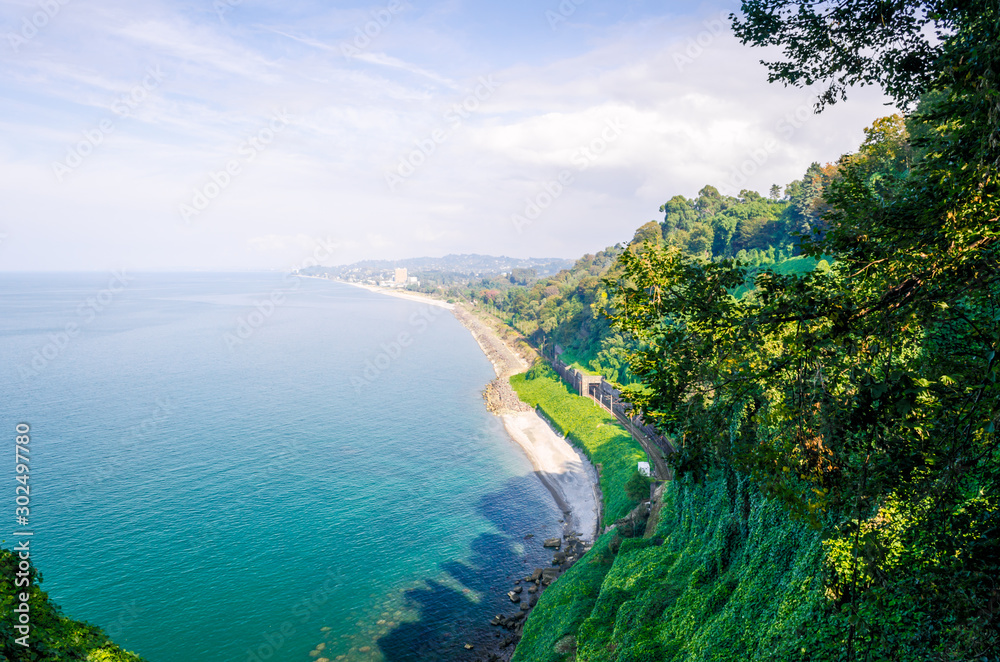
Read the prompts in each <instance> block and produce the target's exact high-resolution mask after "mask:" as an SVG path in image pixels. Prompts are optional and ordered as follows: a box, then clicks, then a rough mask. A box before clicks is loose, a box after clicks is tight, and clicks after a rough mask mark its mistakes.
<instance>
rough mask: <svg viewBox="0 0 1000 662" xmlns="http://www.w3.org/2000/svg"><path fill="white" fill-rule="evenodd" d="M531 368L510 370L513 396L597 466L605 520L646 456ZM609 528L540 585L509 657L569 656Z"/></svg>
mask: <svg viewBox="0 0 1000 662" xmlns="http://www.w3.org/2000/svg"><path fill="white" fill-rule="evenodd" d="M538 372H539V371H535V370H533V371H532V373H531V374H532V375H533V378H530V379H529V378H528V377H527V375H515V376H514V377H511V379H510V383H511V386H513V388H514V390H516V391H517V394H518V396H520V398H521V399H522V400H523V401H524V402H527V403H528V404H530V405H532V406H534V407H538V408H539V409H540V410H541V411H542V414H543V415H544V416H545V417H546V418H548V419H549V422H550V423H552V425H554V426H555V428H556V429H557V430H559V431H560V432H561V433H562V434H564V435H566V437H567V438H569V439H570V440H571V441H572V442H573V443H574V444H575V445H576V446H577V447H579V448H580V450H581V451H583V453H584V455H586V456H587V458H588V459H589V460H590V461H591V462H592V463H594V464H595V465H600V467H601V491H602V492H603V493H604V522H605V524H610V523H611V522H614V521H615V520H616V519H618V518H620V517H623V516H625V515H627V514H628V513H629V511H630V510H632V508H633V507H634V506H635V504H634V503H633V502H632V501H630V500H629V499H628V497H627V496H625V483H626V481H628V479H629V478H630V477H631V476H632V474H633V473H634V472H635V469H636V463H637V462H639V461H643V460H645V459H646V454H645V452H644V451H643V449H642V446H640V445H639V444H638V442H636V441H635V440H634V439H632V437H631V436H630V435H629V434H628V433H627V432H625V431H624V430H623V429H622V428H621V426H619V425H618V423H617V421H616V420H615V418H614V417H613V416H612V415H611V414H608V413H607V412H605V411H604V410H603V409H601V408H600V407H598V406H597V405H596V404H594V402H593V401H591V400H590V399H589V398H583V397H580V396H578V395H576V394H575V393H574V392H573V391H571V390H570V389H569V387H568V386H566V384H565V383H564V382H563V381H562V380H561V379H559V377H558V376H556V375H555V373H553V372H551V371H545V372H544V373H542V374H537V373H538ZM614 536H615V534H614V533H613V532H611V533H606V534H605V535H603V536H601V537H600V538H598V539H597V540H596V541H595V542H594V546H593V547H592V548H591V550H590V551H589V552H588V553H587V554H586V555H585V556H584V557H583V558H582V559H580V561H578V562H577V563H576V564H575V565H573V567H572V568H570V569H569V570H568V571H567V572H566V573H565V574H563V576H562V577H560V578H559V580H558V581H556V582H555V583H554V584H552V586H550V587H549V588H547V589H545V591H544V592H543V593H542V595H541V597H540V598H539V601H538V605H537V606H536V607H535V608H534V610H533V611H532V613H531V618H529V619H528V622H527V623H526V624H525V627H524V636H523V638H522V639H521V641H520V643H519V644H518V645H517V652H516V653H515V654H514V658H513V660H512V662H559V661H561V660H569V659H574V656H575V654H576V647H577V642H576V632H577V630H578V629H579V628H580V624H581V623H583V622H584V620H585V619H587V617H588V616H590V612H591V610H592V609H593V607H594V604H595V602H596V601H597V598H598V596H599V594H600V591H601V583H602V582H603V581H604V576H605V575H606V574H607V572H608V570H610V569H611V566H612V563H613V562H614V555H613V554H612V553H611V551H610V549H609V546H610V544H611V540H612V538H613V537H614Z"/></svg>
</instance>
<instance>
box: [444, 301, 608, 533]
mask: <svg viewBox="0 0 1000 662" xmlns="http://www.w3.org/2000/svg"><path fill="white" fill-rule="evenodd" d="M452 313H453V314H454V315H455V317H456V318H457V319H458V321H459V322H461V323H462V324H463V325H464V326H465V327H466V328H467V329H469V332H470V333H472V337H473V338H475V339H476V342H477V343H478V344H479V347H480V349H482V350H483V353H484V354H485V355H486V357H487V358H488V359H489V360H490V362H491V363H492V364H493V370H494V372H495V373H496V375H497V378H496V379H494V380H493V381H492V382H490V384H489V385H488V386H487V388H486V390H485V392H484V394H483V395H484V398H485V399H486V402H487V409H489V410H490V411H491V412H493V413H494V414H496V415H497V416H499V417H500V418H501V420H503V424H504V428H505V429H506V430H507V434H508V436H510V438H511V439H512V440H513V441H514V443H516V444H517V445H518V446H519V447H520V448H521V450H522V451H523V452H524V454H525V455H526V456H527V457H528V461H529V462H531V466H532V467H533V468H534V470H535V475H536V476H538V478H539V480H541V482H542V484H543V485H544V486H545V488H546V489H547V490H548V491H549V492H550V493H551V494H552V498H553V499H555V502H556V504H557V505H558V506H559V508H560V510H562V511H563V516H564V520H565V526H564V531H563V535H564V536H567V535H569V534H571V533H576V534H578V537H579V539H580V540H583V541H586V542H588V543H590V542H593V541H594V540H595V538H596V535H597V532H598V527H599V513H600V509H599V504H600V497H599V495H598V487H597V486H598V477H597V470H596V469H595V468H594V466H593V465H592V464H591V463H590V461H589V460H587V458H586V457H584V456H583V454H582V453H580V451H579V450H577V449H576V447H574V446H573V445H572V444H571V443H570V442H569V441H567V440H566V438H565V437H563V436H562V435H561V434H559V433H558V432H557V431H556V430H554V429H553V428H552V426H550V425H549V422H548V421H546V420H545V419H544V418H542V417H541V416H540V415H539V414H538V412H536V411H535V409H534V408H533V407H531V406H529V405H527V404H525V403H523V402H521V400H520V399H519V398H518V397H517V394H516V393H515V392H514V391H513V389H512V388H511V387H510V382H509V381H508V380H509V379H510V377H511V375H516V374H518V373H520V372H524V371H525V370H527V369H528V367H529V361H528V360H527V359H526V358H525V357H524V356H522V355H521V354H519V353H518V351H517V348H516V347H514V346H513V344H512V343H510V342H508V341H505V340H504V339H503V338H501V337H500V335H499V334H498V333H497V332H496V331H495V330H494V329H492V328H490V327H489V326H488V325H487V324H485V323H484V322H483V321H482V320H480V319H479V318H478V317H476V316H475V315H474V314H473V313H471V312H469V311H468V310H466V309H464V308H462V307H456V308H454V309H453V310H452Z"/></svg>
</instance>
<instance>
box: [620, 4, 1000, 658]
mask: <svg viewBox="0 0 1000 662" xmlns="http://www.w3.org/2000/svg"><path fill="white" fill-rule="evenodd" d="M792 8H794V9H796V11H795V12H792V13H790V12H791V9H792ZM744 9H745V14H746V18H745V19H744V20H743V21H742V22H740V21H738V22H737V31H738V33H740V34H741V36H742V37H743V38H744V39H750V40H751V41H755V43H780V44H782V45H784V46H785V47H786V55H788V56H789V57H790V58H791V62H790V63H785V64H783V65H781V66H780V67H778V66H777V65H772V78H776V79H779V80H784V81H786V82H792V83H801V82H804V83H809V82H813V81H815V80H830V79H832V80H833V83H832V86H831V88H830V90H828V92H827V98H826V99H825V100H826V101H832V100H834V97H832V96H829V95H831V94H833V93H837V94H839V93H840V92H841V91H842V90H843V86H845V85H848V84H851V83H854V82H869V83H877V84H880V85H883V87H884V88H885V89H886V91H887V92H889V93H890V94H893V95H894V96H896V97H897V98H898V99H900V100H904V101H905V100H907V99H911V98H915V95H916V94H918V93H920V92H926V94H925V96H924V97H923V99H922V100H921V103H920V105H919V106H918V108H917V110H916V112H914V113H913V114H912V115H911V116H910V117H908V118H906V119H905V120H904V119H903V118H902V117H898V116H895V117H890V118H885V119H883V120H880V121H878V122H876V123H875V124H874V125H873V126H872V127H871V128H870V129H869V130H868V131H867V132H866V140H865V143H864V144H863V145H862V146H861V148H860V149H859V151H858V153H857V154H854V155H850V156H846V157H844V158H843V159H841V161H840V162H839V163H838V164H837V165H836V167H835V168H830V169H827V170H826V171H824V170H822V169H820V170H818V171H817V170H814V171H813V174H812V179H813V182H814V183H815V182H816V181H817V180H820V181H819V182H818V185H817V188H818V189H819V190H821V191H822V193H823V201H822V204H821V205H819V206H816V205H812V206H811V208H810V207H809V206H806V205H800V204H796V201H795V197H796V195H798V194H799V193H801V192H802V190H803V189H806V188H807V187H808V186H809V185H810V182H809V181H804V182H802V183H800V185H799V188H798V189H795V188H793V189H792V190H791V191H790V192H789V193H790V196H789V197H791V198H792V208H793V209H794V210H795V213H797V214H799V215H800V216H801V217H803V218H804V217H807V216H811V217H812V218H813V219H816V218H818V219H819V220H821V221H822V222H821V223H820V224H818V225H810V227H809V228H808V229H809V231H810V236H809V237H808V238H806V239H804V240H803V242H802V250H803V252H804V254H805V255H807V256H810V257H812V258H814V259H817V260H818V259H820V258H822V257H824V256H826V257H829V258H833V260H834V261H833V263H832V265H831V267H830V268H829V269H824V270H815V271H812V272H809V273H807V274H781V273H779V272H778V271H776V270H771V269H768V268H764V269H763V270H761V271H759V272H758V273H757V274H756V275H755V276H754V282H755V288H754V289H753V290H752V291H750V292H747V293H744V290H742V289H741V288H740V287H739V284H740V283H743V282H745V280H746V279H747V278H748V277H749V276H751V275H752V274H751V273H749V272H748V270H747V268H746V266H745V265H740V264H738V263H735V262H732V261H715V262H711V261H706V260H704V259H698V258H695V257H692V256H690V255H686V254H685V253H683V252H682V251H680V250H677V249H676V248H662V249H659V250H656V251H646V252H645V253H643V254H641V255H636V254H623V255H622V257H621V264H622V270H623V277H622V278H621V279H619V280H617V281H609V286H610V287H611V289H612V290H613V297H612V305H611V310H612V313H611V314H612V318H613V320H614V327H615V328H616V329H618V330H619V331H621V332H623V333H625V334H626V335H627V336H628V337H629V338H630V339H631V340H632V341H633V342H634V343H635V345H636V346H637V347H638V348H639V349H638V351H637V353H636V356H635V357H634V359H633V362H632V372H633V374H634V375H636V376H637V377H638V378H639V379H640V380H641V382H642V383H643V384H645V386H646V387H648V388H646V389H638V388H636V389H632V391H631V392H630V396H631V397H632V399H633V401H634V402H635V403H636V404H639V405H641V406H642V407H643V408H644V409H645V410H646V411H647V412H648V413H649V415H650V417H652V418H654V419H655V420H656V422H657V424H658V425H659V426H660V427H661V428H662V429H663V430H664V431H667V432H669V433H671V434H672V435H674V436H675V437H676V444H675V445H676V446H678V448H679V451H680V452H679V453H677V454H676V456H675V458H674V464H675V468H676V470H677V471H678V473H679V474H680V475H685V474H687V475H691V476H694V477H696V478H697V477H699V476H704V475H707V473H708V471H709V470H710V468H711V467H713V466H715V465H718V464H720V463H721V464H725V465H730V466H733V467H735V468H737V469H738V470H739V471H741V472H744V473H746V474H748V475H750V476H752V477H753V478H754V480H755V482H756V483H757V484H758V485H759V486H760V487H761V488H762V489H763V490H764V491H765V492H767V493H769V494H770V495H772V496H773V497H777V498H778V499H780V500H781V501H783V502H784V503H785V504H786V505H787V506H788V507H789V508H790V509H791V510H792V512H793V513H795V514H797V515H798V516H799V517H800V518H802V519H804V520H805V521H807V522H810V523H811V524H812V525H813V526H814V527H816V528H817V529H820V530H822V531H824V535H825V536H826V543H825V549H826V551H827V555H826V561H825V568H826V572H827V589H828V593H829V595H830V596H831V598H832V600H831V605H830V609H831V616H830V621H829V622H830V623H833V624H835V625H836V624H839V626H838V627H840V630H837V631H835V632H833V634H830V633H829V632H828V633H827V634H828V635H829V636H830V637H831V638H829V640H828V641H827V642H826V644H828V645H830V646H842V647H843V651H844V657H845V658H846V659H894V660H901V659H914V660H916V659H922V660H923V659H955V660H966V659H968V660H972V659H976V660H978V659H988V656H990V655H993V654H995V652H996V651H997V650H998V649H1000V634H998V631H1000V587H998V584H997V580H996V577H998V576H1000V543H998V533H1000V490H998V487H1000V485H998V476H1000V450H998V448H1000V447H998V437H997V430H996V425H997V423H998V419H1000V387H998V386H997V375H998V372H1000V361H998V360H997V350H998V347H1000V255H998V245H1000V242H998V238H1000V190H998V183H997V165H998V164H1000V145H998V143H1000V131H998V127H1000V122H998V115H1000V106H998V104H997V101H998V99H1000V96H998V95H1000V92H998V87H997V85H996V83H997V76H998V73H1000V57H998V53H997V51H998V48H1000V34H998V31H1000V12H998V10H997V5H996V3H995V2H989V3H977V11H976V12H973V11H971V8H970V7H969V6H966V5H964V4H961V3H919V4H918V3H906V2H886V3H874V2H871V3H869V2H845V3H838V4H837V5H833V4H831V3H812V2H809V3H807V2H802V3H798V2H794V3H792V2H745V3H744ZM876 10H877V11H876ZM932 23H933V24H934V25H935V26H938V27H939V28H940V29H944V30H945V31H944V32H942V33H941V34H942V36H943V37H945V39H944V40H943V41H942V42H941V43H936V44H934V45H930V42H923V41H921V40H923V39H925V38H926V34H925V33H924V32H921V30H922V29H923V28H924V27H926V26H928V25H930V24H932ZM869 25H870V27H867V26H869ZM941 26H944V28H941ZM862 40H865V41H864V43H867V44H869V46H870V48H868V50H865V49H860V48H855V47H856V46H858V45H860V44H861V43H862ZM852 53H853V55H852ZM889 60H891V61H892V62H893V64H891V65H890V64H888V62H889ZM911 68H913V69H914V71H910V69H911ZM838 86H839V87H838ZM838 90H839V91H838ZM831 91H832V92H831ZM807 175H808V173H807ZM807 179H808V177H807ZM824 180H825V181H824ZM809 197H811V198H812V200H814V201H815V199H816V196H815V195H811V196H809ZM734 294H737V295H739V294H742V296H739V297H738V296H734ZM838 632H839V633H840V634H838ZM816 645H817V646H820V642H819V641H818V640H817V642H816ZM818 657H819V656H814V657H813V659H818Z"/></svg>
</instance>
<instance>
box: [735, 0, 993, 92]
mask: <svg viewBox="0 0 1000 662" xmlns="http://www.w3.org/2000/svg"><path fill="white" fill-rule="evenodd" d="M983 4H984V3H982V2H972V1H970V0H844V1H842V2H830V1H825V0H820V1H818V2H817V1H816V0H744V2H743V3H742V16H737V15H735V14H733V15H730V18H731V19H732V21H733V29H734V31H735V32H736V36H737V37H739V38H740V40H741V41H742V42H743V43H744V44H751V45H753V46H781V47H782V50H783V54H784V57H785V59H784V60H781V61H772V62H765V61H761V63H762V64H764V65H765V66H767V68H768V70H769V71H770V74H769V76H768V80H769V81H770V82H781V83H784V84H786V85H795V86H799V87H801V86H804V85H813V84H814V83H828V84H829V87H827V89H826V90H825V91H824V92H823V93H822V94H821V95H820V97H819V100H818V103H817V106H818V108H820V109H822V108H823V107H825V106H827V105H829V104H833V103H836V102H837V101H841V100H844V99H846V98H847V90H848V89H849V88H850V87H851V86H853V85H878V86H880V87H882V89H883V90H885V92H886V93H887V94H888V95H890V96H891V97H892V98H893V99H894V100H895V101H896V103H897V105H899V106H901V107H912V106H913V105H914V104H915V103H916V101H917V100H918V99H919V98H920V96H921V94H923V93H924V92H925V91H926V90H927V88H928V86H929V85H930V84H931V83H933V82H934V81H935V80H936V79H937V78H938V76H939V75H940V73H941V72H942V69H941V64H942V58H943V55H944V54H945V51H946V46H947V44H948V43H949V41H950V40H951V38H952V37H953V36H954V35H956V34H957V33H958V32H959V31H960V29H961V28H962V26H964V25H967V24H968V22H969V20H970V18H972V17H973V16H974V15H975V14H976V13H978V12H980V11H982V6H983Z"/></svg>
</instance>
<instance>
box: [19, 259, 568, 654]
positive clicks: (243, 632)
mask: <svg viewBox="0 0 1000 662" xmlns="http://www.w3.org/2000/svg"><path fill="white" fill-rule="evenodd" d="M0 368H2V370H3V373H2V375H0V403H2V404H0V430H2V431H3V436H4V437H5V438H7V440H8V442H9V443H10V444H11V445H12V444H13V437H14V434H15V432H14V429H15V426H16V425H17V424H18V423H27V424H28V425H30V426H31V435H32V436H31V438H32V441H31V460H30V462H31V506H32V507H31V518H30V525H29V527H28V528H30V529H31V530H32V531H34V534H35V535H34V538H33V540H32V543H31V545H32V560H33V561H34V563H35V564H36V566H37V567H38V568H39V569H40V571H41V572H42V574H43V575H44V581H43V582H42V588H44V589H45V590H47V591H48V593H49V596H50V598H51V599H52V600H53V601H54V602H56V603H57V604H58V605H59V606H60V607H61V608H62V609H63V611H64V612H65V613H66V614H68V615H69V616H71V617H73V618H76V619H80V620H85V621H88V622H91V623H94V624H96V625H98V626H100V627H102V628H103V629H104V630H105V631H106V632H108V634H109V635H111V636H112V637H113V639H114V640H115V642H116V643H118V644H120V645H121V646H123V647H124V648H127V649H129V650H133V651H135V652H137V653H139V654H140V655H142V656H144V657H145V658H146V659H147V660H149V661H150V662H173V661H177V662H192V661H200V660H213V661H217V660H230V661H233V662H237V661H239V662H243V661H244V660H259V661H283V660H301V661H303V662H305V661H308V660H316V659H317V658H326V659H329V660H337V659H342V660H343V659H346V660H352V661H354V660H387V661H396V660H463V659H469V660H472V659H477V651H481V650H483V647H484V645H485V644H486V642H487V641H488V640H490V639H495V638H496V637H498V636H500V635H501V634H503V633H502V632H501V631H498V630H497V629H496V628H491V626H489V624H488V620H489V619H490V618H491V617H492V616H493V615H494V614H497V613H508V614H509V613H512V612H513V611H515V610H516V608H515V606H514V605H512V604H511V603H510V601H509V600H508V598H507V597H506V595H505V592H506V591H507V590H509V589H510V588H512V587H513V581H514V579H516V578H517V577H521V576H523V575H524V574H526V573H530V571H531V569H532V568H533V567H535V566H538V565H543V564H544V563H545V561H546V560H547V559H548V557H547V556H546V555H545V553H544V551H543V550H542V548H541V540H542V538H544V537H549V536H557V535H559V533H560V531H561V528H560V525H559V523H558V522H559V519H560V518H561V516H562V515H561V513H560V512H559V510H558V509H557V507H556V505H555V503H554V502H553V500H552V498H551V497H550V496H549V494H548V493H547V492H546V491H545V489H544V488H543V487H542V486H541V484H540V482H539V481H538V480H537V479H536V478H535V476H534V475H533V474H532V471H531V467H530V465H529V463H528V461H527V460H526V458H525V457H524V456H523V454H521V452H520V451H519V450H518V448H517V447H516V446H515V445H514V444H513V443H512V442H511V441H510V440H509V438H508V437H507V436H506V434H505V433H504V430H503V427H502V425H501V422H500V421H499V419H497V418H495V417H493V416H492V415H490V414H489V413H487V412H486V410H485V408H484V406H483V403H482V399H481V395H480V393H481V390H482V388H483V386H484V385H485V384H486V382H488V381H489V380H490V379H491V378H492V377H493V372H492V368H491V366H490V363H489V361H488V360H487V359H486V358H485V357H484V356H483V354H482V353H481V351H480V349H479V347H478V346H477V345H476V342H475V341H474V339H473V338H472V337H471V335H470V334H469V332H468V331H467V330H466V329H465V328H464V327H462V326H461V325H460V324H459V323H458V322H457V321H456V320H455V319H454V317H452V316H451V314H450V313H448V312H447V311H446V310H444V309H442V308H438V307H433V306H430V305H428V304H424V303H418V302H410V301H406V300H402V299H397V298H392V297H386V296H382V295H379V294H373V293H370V292H367V291H364V290H360V289H357V288H354V287H350V286H348V285H343V284H338V283H332V282H329V281H325V280H318V279H305V278H294V277H291V276H288V275H282V274H144V273H128V272H126V273H102V274H96V273H88V274H0ZM4 465H5V468H0V470H2V471H4V472H6V473H7V476H8V478H7V479H6V480H5V481H4V482H5V483H7V484H8V485H10V486H11V489H10V494H11V495H13V487H12V486H13V477H14V466H13V465H14V461H13V457H12V456H11V458H10V459H9V460H8V461H7V462H5V463H4ZM11 500H12V501H13V496H11ZM11 508H13V504H11ZM14 528H15V526H14V524H13V521H11V522H10V523H9V524H8V525H7V526H4V529H9V530H7V531H4V532H3V533H0V538H4V539H5V540H4V542H3V545H4V546H6V547H8V548H10V547H12V546H13V544H14V543H13V540H12V538H11V532H12V531H13V529H14ZM21 528H23V527H21ZM467 643H468V644H472V645H473V649H472V650H471V651H469V650H467V649H466V648H465V644H467ZM339 656H346V658H341V657H339Z"/></svg>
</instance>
